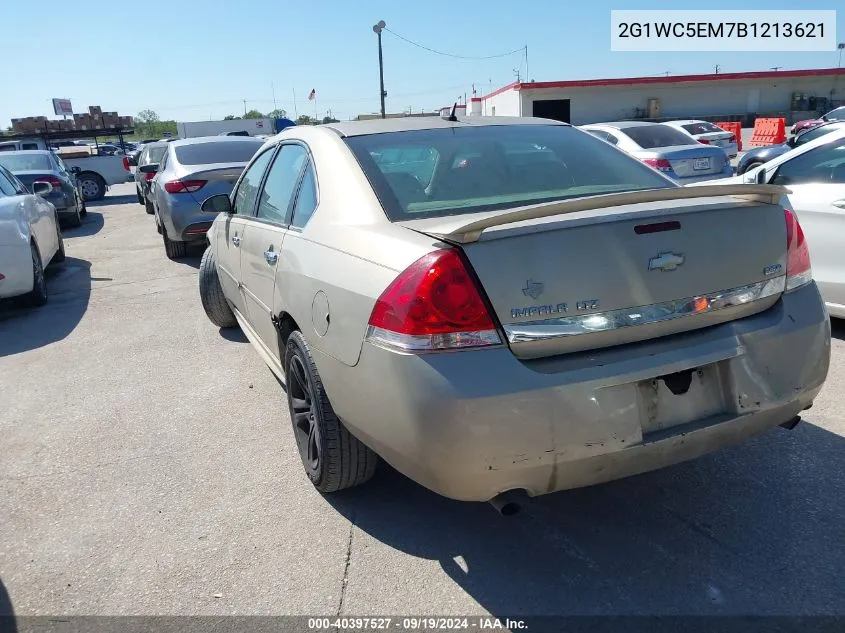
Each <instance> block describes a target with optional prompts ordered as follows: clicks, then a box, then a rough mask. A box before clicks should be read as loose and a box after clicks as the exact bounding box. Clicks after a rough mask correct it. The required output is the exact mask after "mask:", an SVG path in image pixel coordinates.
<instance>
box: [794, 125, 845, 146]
mask: <svg viewBox="0 0 845 633" xmlns="http://www.w3.org/2000/svg"><path fill="white" fill-rule="evenodd" d="M841 129H842V126H841V125H821V126H819V127H814V128H813V129H811V130H807V131H806V132H803V133H802V134H799V135H798V136H796V137H795V147H798V146H799V145H803V144H804V143H808V142H810V141H814V140H816V139H817V138H819V137H820V136H824V135H825V134H829V133H830V132H835V131H836V130H841Z"/></svg>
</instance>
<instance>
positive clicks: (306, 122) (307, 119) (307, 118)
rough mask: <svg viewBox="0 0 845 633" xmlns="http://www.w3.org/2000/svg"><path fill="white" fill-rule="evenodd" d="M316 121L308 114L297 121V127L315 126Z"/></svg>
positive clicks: (300, 116) (301, 115)
mask: <svg viewBox="0 0 845 633" xmlns="http://www.w3.org/2000/svg"><path fill="white" fill-rule="evenodd" d="M314 123H315V121H314V120H313V119H311V117H310V116H308V115H307V114H300V115H299V117H298V118H297V119H296V124H297V125H314Z"/></svg>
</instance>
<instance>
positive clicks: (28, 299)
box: [20, 242, 47, 308]
mask: <svg viewBox="0 0 845 633" xmlns="http://www.w3.org/2000/svg"><path fill="white" fill-rule="evenodd" d="M29 249H30V251H31V252H32V290H30V291H29V292H28V293H26V294H25V295H23V296H22V297H21V299H20V300H21V303H22V304H23V305H25V306H28V307H30V308H35V307H38V306H43V305H44V304H45V303H47V279H46V278H45V277H44V265H43V264H42V263H41V255H40V254H39V252H38V248H37V247H36V246H35V244H34V243H32V242H30V244H29Z"/></svg>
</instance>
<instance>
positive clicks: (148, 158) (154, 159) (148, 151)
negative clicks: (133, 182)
mask: <svg viewBox="0 0 845 633" xmlns="http://www.w3.org/2000/svg"><path fill="white" fill-rule="evenodd" d="M166 151H167V147H166V146H161V147H146V148H144V149H143V150H142V151H141V159H140V160H139V161H138V164H139V165H150V164H152V163H160V162H161V159H162V158H164V153H165V152H166Z"/></svg>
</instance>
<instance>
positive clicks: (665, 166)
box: [643, 158, 672, 171]
mask: <svg viewBox="0 0 845 633" xmlns="http://www.w3.org/2000/svg"><path fill="white" fill-rule="evenodd" d="M643 162H644V163H645V164H646V165H648V166H649V167H653V168H654V169H656V170H657V171H672V163H670V162H669V161H668V160H667V159H665V158H643Z"/></svg>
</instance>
